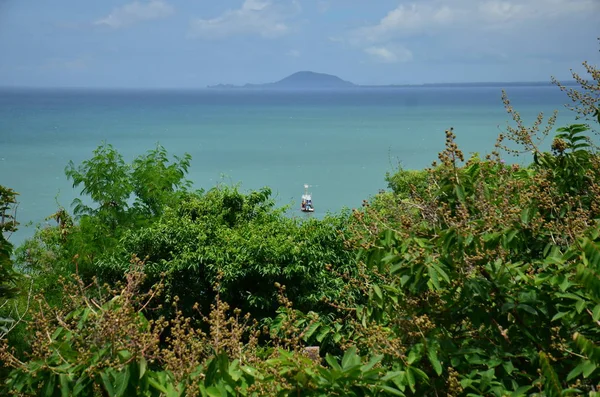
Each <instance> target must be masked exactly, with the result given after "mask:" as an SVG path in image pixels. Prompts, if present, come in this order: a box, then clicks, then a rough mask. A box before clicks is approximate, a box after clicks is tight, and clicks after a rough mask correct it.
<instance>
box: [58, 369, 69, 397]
mask: <svg viewBox="0 0 600 397" xmlns="http://www.w3.org/2000/svg"><path fill="white" fill-rule="evenodd" d="M58 379H59V381H60V394H61V396H62V397H69V396H70V395H71V390H70V384H71V380H70V379H69V376H68V375H66V374H60V375H58Z"/></svg>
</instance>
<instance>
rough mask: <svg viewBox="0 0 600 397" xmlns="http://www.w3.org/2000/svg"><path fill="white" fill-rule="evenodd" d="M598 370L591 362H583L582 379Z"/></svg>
mask: <svg viewBox="0 0 600 397" xmlns="http://www.w3.org/2000/svg"><path fill="white" fill-rule="evenodd" d="M596 368H598V366H597V365H596V364H594V363H593V362H591V361H584V364H583V377H584V378H588V377H589V376H590V375H591V374H592V373H593V372H594V371H595V370H596Z"/></svg>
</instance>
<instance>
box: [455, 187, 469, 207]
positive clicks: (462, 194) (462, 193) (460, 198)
mask: <svg viewBox="0 0 600 397" xmlns="http://www.w3.org/2000/svg"><path fill="white" fill-rule="evenodd" d="M454 191H455V192H456V197H457V198H458V201H460V202H461V203H464V202H465V200H466V197H465V189H464V188H463V187H462V186H461V185H456V186H455V187H454Z"/></svg>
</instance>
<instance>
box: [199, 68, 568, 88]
mask: <svg viewBox="0 0 600 397" xmlns="http://www.w3.org/2000/svg"><path fill="white" fill-rule="evenodd" d="M563 84H564V85H566V86H571V85H576V82H575V81H566V82H563ZM551 85H552V83H551V82H545V81H542V82H539V81H533V82H476V83H425V84H388V85H358V84H354V83H351V82H350V81H346V80H342V79H341V78H339V77H337V76H334V75H332V74H326V73H317V72H310V71H302V72H296V73H294V74H291V75H289V76H287V77H285V78H283V79H281V80H279V81H276V82H273V83H264V84H245V85H233V84H217V85H209V86H208V87H207V88H213V89H229V88H237V89H240V88H258V89H286V90H301V89H309V90H313V89H340V88H399V87H532V86H533V87H536V86H551Z"/></svg>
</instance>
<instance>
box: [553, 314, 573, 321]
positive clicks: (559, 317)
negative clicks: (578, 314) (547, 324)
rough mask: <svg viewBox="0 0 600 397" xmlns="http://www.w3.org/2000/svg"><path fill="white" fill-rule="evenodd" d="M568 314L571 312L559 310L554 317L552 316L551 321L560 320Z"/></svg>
mask: <svg viewBox="0 0 600 397" xmlns="http://www.w3.org/2000/svg"><path fill="white" fill-rule="evenodd" d="M567 314H569V312H558V313H556V314H555V315H554V317H552V320H550V321H556V320H559V319H561V318H563V317H564V316H566V315H567Z"/></svg>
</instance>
